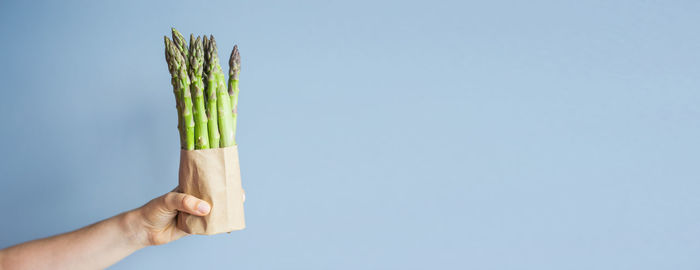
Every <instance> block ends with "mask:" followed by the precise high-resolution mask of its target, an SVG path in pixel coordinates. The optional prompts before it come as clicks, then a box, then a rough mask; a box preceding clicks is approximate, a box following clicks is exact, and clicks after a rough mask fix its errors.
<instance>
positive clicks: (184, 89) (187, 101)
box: [170, 46, 194, 150]
mask: <svg viewBox="0 0 700 270" xmlns="http://www.w3.org/2000/svg"><path fill="white" fill-rule="evenodd" d="M171 47H173V48H177V47H176V46H171ZM171 52H172V53H171V54H170V60H171V62H172V64H173V65H174V66H175V68H176V74H177V86H178V91H180V97H181V99H182V101H181V109H182V125H183V129H184V135H185V136H184V137H185V139H184V141H185V146H184V147H183V149H186V150H194V118H193V116H192V93H191V92H190V77H189V76H188V75H187V64H186V62H185V57H184V55H183V54H182V52H180V50H171Z"/></svg>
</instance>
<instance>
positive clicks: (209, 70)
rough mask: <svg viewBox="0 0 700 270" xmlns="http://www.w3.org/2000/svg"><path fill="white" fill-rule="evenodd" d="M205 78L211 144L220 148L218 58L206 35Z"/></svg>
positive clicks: (204, 42) (204, 39)
mask: <svg viewBox="0 0 700 270" xmlns="http://www.w3.org/2000/svg"><path fill="white" fill-rule="evenodd" d="M203 46H204V75H205V76H204V78H205V79H206V88H205V89H206V94H207V116H208V118H209V119H208V120H209V123H208V129H209V145H210V146H211V148H218V147H219V142H220V139H221V135H220V134H219V117H218V115H219V114H218V109H217V100H216V94H217V90H216V88H217V87H216V86H217V80H216V78H215V77H216V75H215V74H216V72H215V71H216V66H215V63H214V62H213V61H212V59H216V51H212V50H211V42H210V41H209V39H208V38H207V36H204V38H203Z"/></svg>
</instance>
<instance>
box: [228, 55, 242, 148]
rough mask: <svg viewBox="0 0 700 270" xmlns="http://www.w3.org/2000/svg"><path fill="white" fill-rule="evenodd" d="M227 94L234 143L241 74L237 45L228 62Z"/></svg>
mask: <svg viewBox="0 0 700 270" xmlns="http://www.w3.org/2000/svg"><path fill="white" fill-rule="evenodd" d="M228 67H229V69H228V94H229V96H230V97H231V108H232V110H233V112H232V113H233V116H232V118H233V138H234V144H235V141H236V122H237V121H236V119H237V117H238V74H239V73H241V55H240V53H239V52H238V45H233V51H231V57H230V58H229V60H228Z"/></svg>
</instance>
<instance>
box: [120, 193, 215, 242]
mask: <svg viewBox="0 0 700 270" xmlns="http://www.w3.org/2000/svg"><path fill="white" fill-rule="evenodd" d="M210 210H211V206H210V205H209V203H207V202H206V201H203V200H200V199H198V198H196V197H194V196H192V195H187V194H184V193H178V192H168V193H167V194H165V195H163V196H160V197H158V198H155V199H153V200H151V201H150V202H148V203H147V204H145V205H144V206H141V207H140V208H137V209H134V210H133V211H131V213H130V215H131V217H130V218H128V220H130V221H129V223H131V226H130V227H132V229H134V230H136V233H135V235H136V236H137V241H139V242H141V243H142V244H143V245H146V246H152V245H162V244H166V243H169V242H171V241H175V240H177V239H180V238H181V237H183V236H185V235H187V233H186V232H184V231H182V230H180V229H178V228H177V226H176V219H175V217H176V215H177V212H178V211H182V212H186V213H189V214H192V215H197V216H206V215H207V214H209V211H210Z"/></svg>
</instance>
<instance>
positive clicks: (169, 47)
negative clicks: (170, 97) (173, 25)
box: [163, 36, 187, 148]
mask: <svg viewBox="0 0 700 270" xmlns="http://www.w3.org/2000/svg"><path fill="white" fill-rule="evenodd" d="M163 38H164V39H165V62H167V63H168V70H169V71H170V75H171V77H172V79H171V81H170V82H171V84H172V85H173V94H175V108H176V109H177V130H178V133H179V134H180V136H179V137H180V148H185V147H186V146H187V144H186V142H185V128H184V126H183V124H182V119H183V117H182V104H183V103H182V93H181V92H180V86H179V79H178V74H179V71H178V66H177V61H176V60H175V59H174V58H173V55H176V54H177V53H178V50H177V49H176V48H175V44H173V42H172V41H171V40H170V39H169V38H168V37H167V36H164V37H163Z"/></svg>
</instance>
